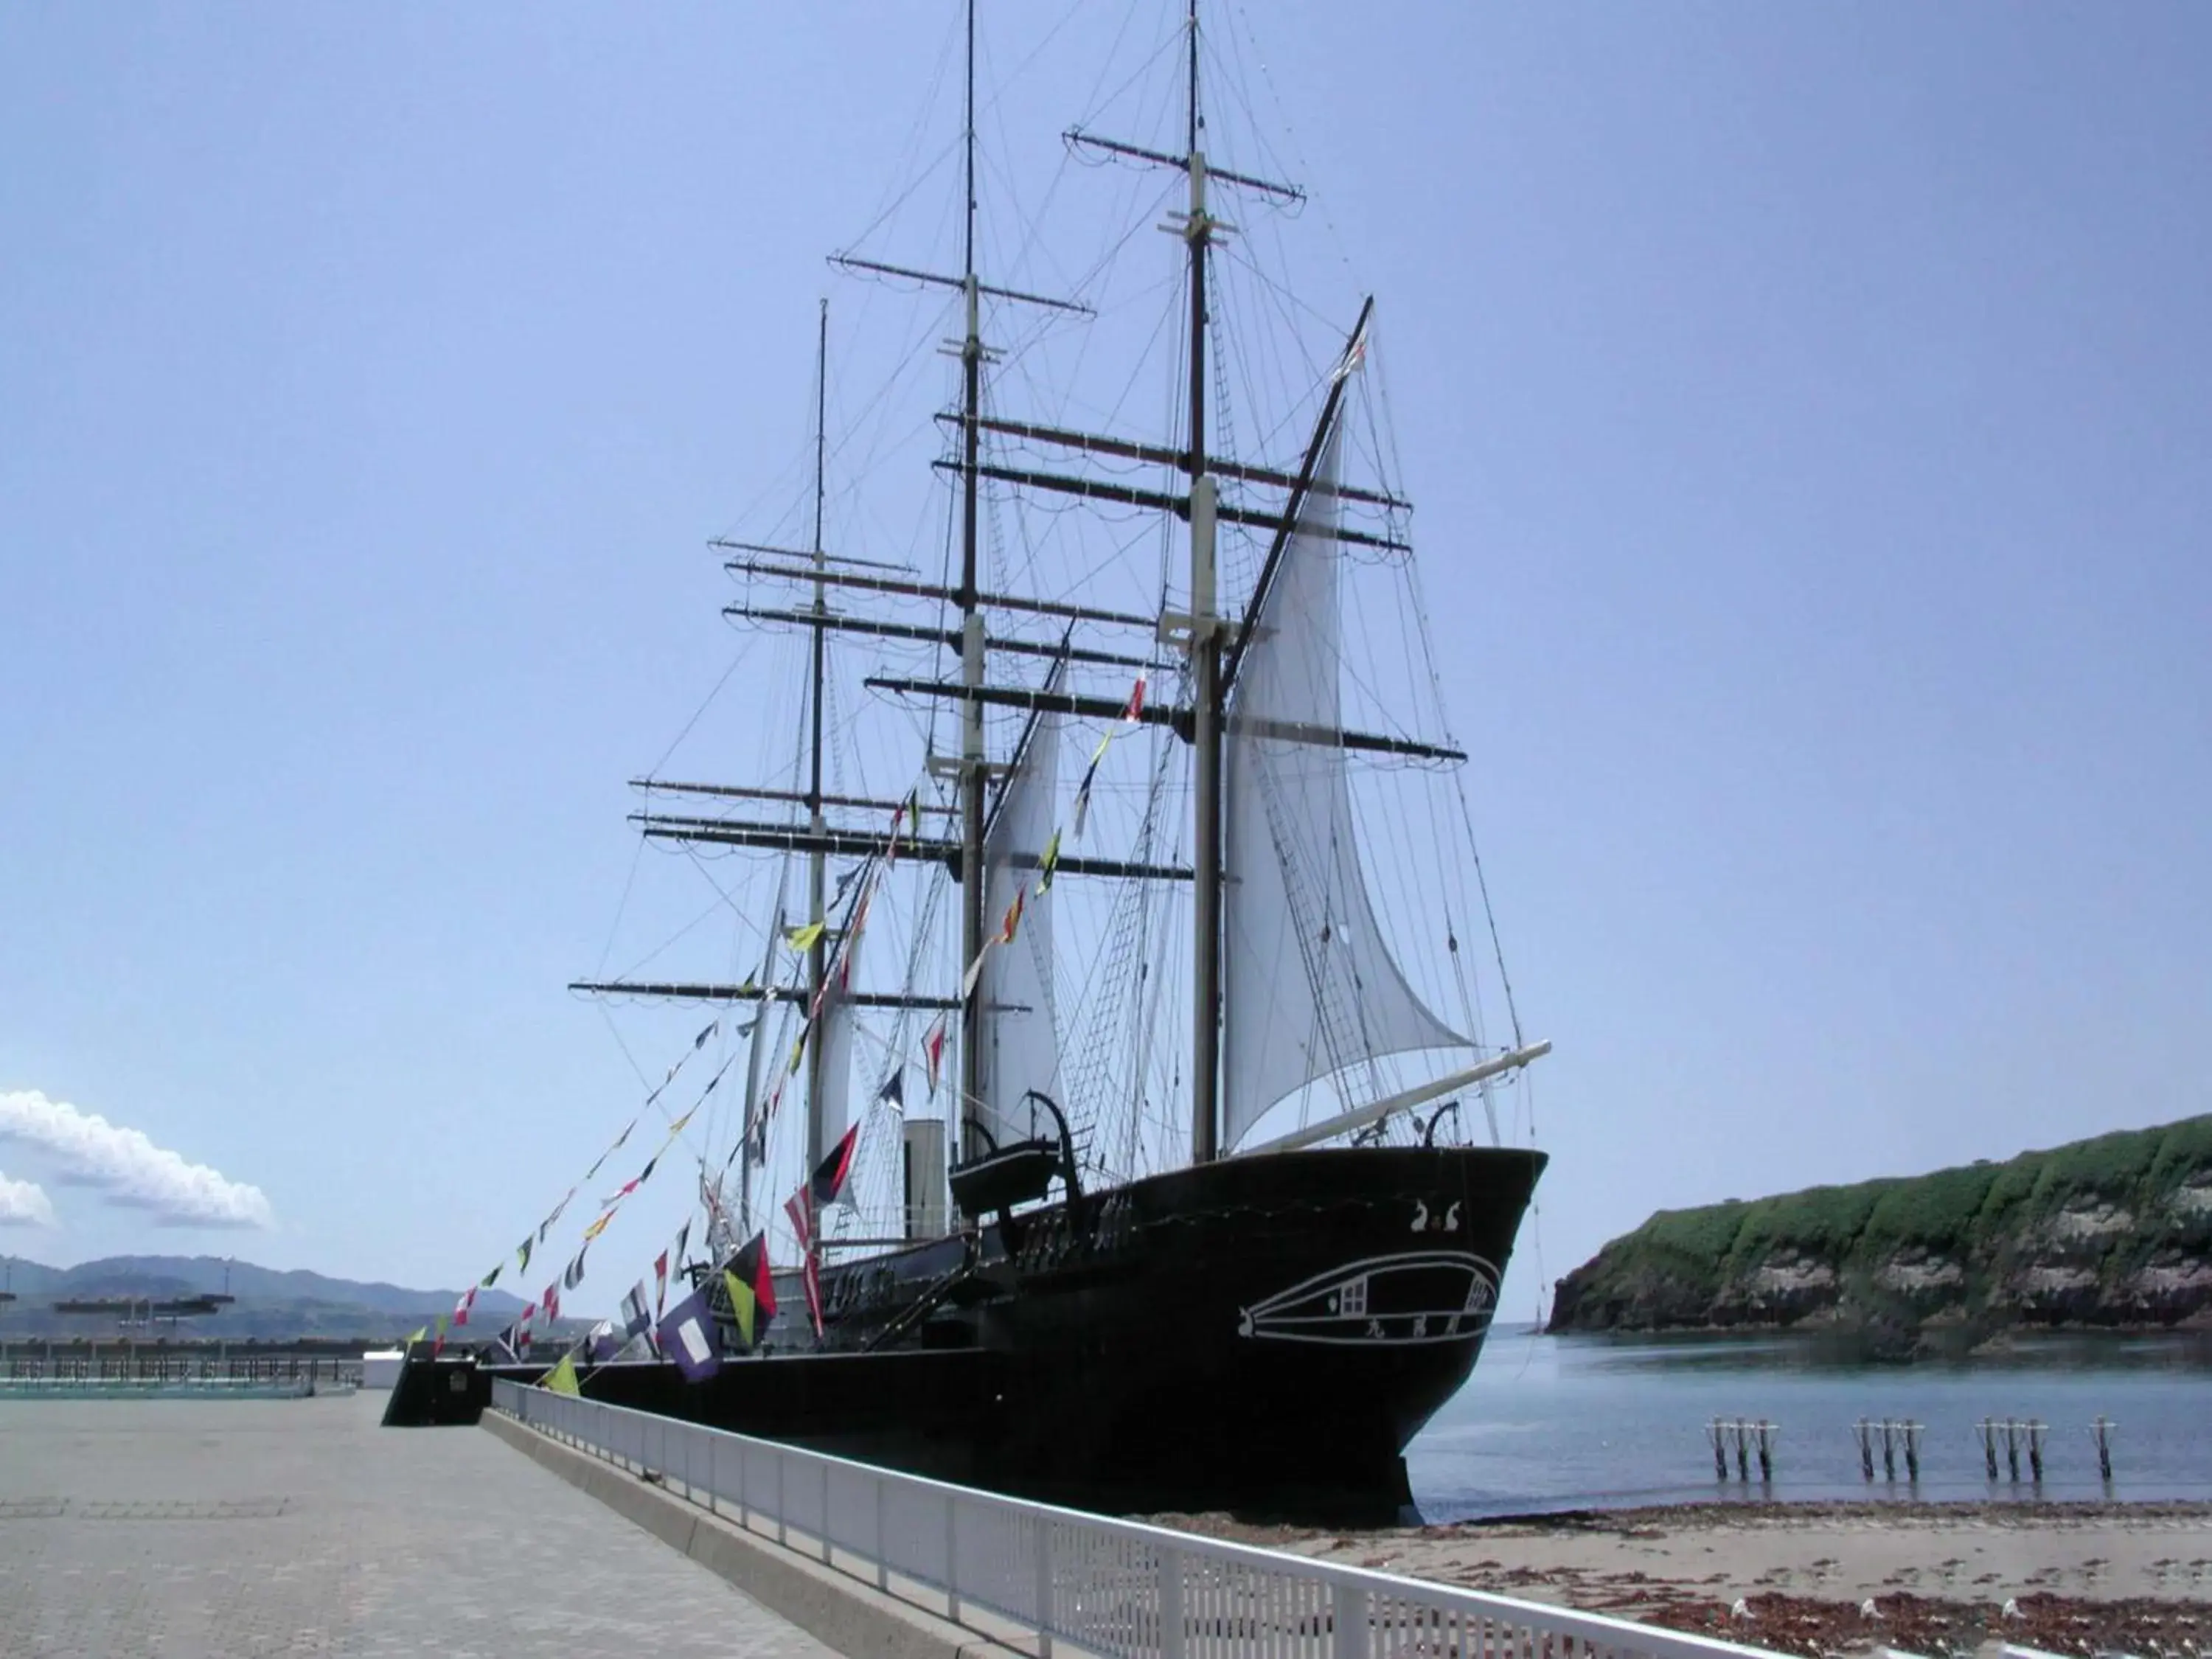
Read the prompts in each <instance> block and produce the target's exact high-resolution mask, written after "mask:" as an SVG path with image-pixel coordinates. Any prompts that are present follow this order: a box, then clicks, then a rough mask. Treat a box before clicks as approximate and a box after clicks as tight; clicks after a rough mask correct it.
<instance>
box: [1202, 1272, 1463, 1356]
mask: <svg viewBox="0 0 2212 1659" xmlns="http://www.w3.org/2000/svg"><path fill="white" fill-rule="evenodd" d="M1497 1301H1498V1269H1497V1268H1496V1267H1493V1266H1492V1265H1491V1264H1490V1263H1489V1262H1487V1261H1484V1260H1483V1259H1482V1258H1481V1257H1480V1256H1479V1255H1470V1254H1468V1252H1467V1251H1464V1250H1411V1251H1407V1252H1406V1253H1405V1254H1403V1255H1376V1256H1369V1257H1367V1258H1366V1259H1365V1260H1364V1261H1352V1262H1347V1263H1346V1265H1345V1266H1343V1267H1333V1268H1331V1269H1330V1270H1329V1271H1328V1272H1327V1273H1316V1274H1315V1275H1314V1276H1313V1277H1312V1278H1311V1279H1307V1280H1305V1281H1304V1283H1302V1284H1298V1285H1292V1286H1291V1288H1290V1289H1289V1290H1287V1291H1279V1292H1278V1293H1277V1294H1275V1295H1273V1296H1271V1297H1267V1299H1266V1300H1265V1301H1263V1302H1258V1303H1255V1304H1253V1305H1252V1306H1251V1307H1249V1308H1245V1309H1243V1310H1240V1311H1239V1312H1238V1314H1237V1334H1238V1335H1239V1336H1249V1337H1252V1338H1255V1339H1257V1340H1262V1341H1270V1342H1327V1343H1336V1344H1356V1345H1369V1344H1376V1343H1383V1344H1388V1345H1390V1346H1403V1345H1406V1344H1409V1343H1426V1342H1464V1341H1466V1340H1468V1338H1470V1337H1474V1336H1480V1334H1482V1333H1483V1332H1484V1331H1485V1330H1486V1329H1488V1328H1489V1326H1490V1317H1491V1315H1492V1311H1493V1310H1495V1308H1496V1305H1497Z"/></svg>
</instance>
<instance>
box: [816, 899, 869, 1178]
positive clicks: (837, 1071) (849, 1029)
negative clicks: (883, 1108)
mask: <svg viewBox="0 0 2212 1659" xmlns="http://www.w3.org/2000/svg"><path fill="white" fill-rule="evenodd" d="M828 973H829V986H828V988H827V989H826V990H825V991H824V992H823V997H822V1026H821V1030H820V1033H819V1035H818V1037H817V1041H819V1042H821V1044H822V1103H821V1104H822V1151H823V1154H824V1155H825V1156H826V1155H827V1154H828V1152H829V1149H830V1148H831V1147H833V1146H836V1144H837V1142H838V1141H839V1139H842V1137H843V1135H844V1133H845V1130H846V1128H847V1127H848V1125H849V1124H850V1122H851V1121H852V1099H853V1020H854V1012H853V1004H852V999H851V997H850V996H849V995H848V987H852V986H854V985H857V984H859V983H860V939H857V938H848V939H846V941H845V945H844V949H843V950H842V951H840V952H839V953H838V955H837V957H836V960H835V961H833V962H831V963H829V969H828ZM812 1172H813V1171H812V1170H811V1169H810V1170H808V1173H809V1174H811V1173H812Z"/></svg>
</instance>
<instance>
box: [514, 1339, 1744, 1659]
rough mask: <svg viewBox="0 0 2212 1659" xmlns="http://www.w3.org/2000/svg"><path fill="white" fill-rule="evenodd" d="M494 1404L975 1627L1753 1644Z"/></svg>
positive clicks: (1175, 1650)
mask: <svg viewBox="0 0 2212 1659" xmlns="http://www.w3.org/2000/svg"><path fill="white" fill-rule="evenodd" d="M492 1404H493V1407H495V1409H496V1410H499V1411H502V1412H506V1413H509V1414H510V1415H512V1416H513V1417H514V1418H516V1419H519V1420H520V1421H521V1422H523V1423H525V1424H527V1425H530V1426H531V1427H532V1428H535V1429H537V1430H539V1431H543V1432H544V1433H547V1434H550V1435H552V1436H554V1437H556V1438H558V1439H561V1440H564V1441H566V1442H568V1443H569V1444H571V1445H574V1446H577V1447H580V1448H583V1449H587V1450H590V1451H593V1452H596V1453H599V1455H603V1456H605V1457H607V1458H610V1459H611V1460H613V1461H616V1462H620V1463H623V1464H625V1465H627V1466H629V1467H630V1468H635V1469H637V1470H639V1471H640V1472H641V1473H642V1472H645V1471H648V1470H649V1471H651V1472H652V1473H653V1474H655V1475H657V1476H658V1477H659V1480H660V1481H661V1483H662V1485H663V1486H664V1487H665V1488H666V1489H668V1490H670V1491H680V1492H682V1493H683V1495H684V1496H685V1497H687V1498H690V1500H691V1501H692V1502H694V1503H696V1504H702V1505H704V1506H705V1507H707V1508H708V1509H710V1510H714V1511H715V1512H716V1513H717V1514H720V1515H722V1516H726V1518H728V1519H729V1520H731V1521H732V1522H735V1523H737V1524H738V1525H739V1526H741V1527H744V1528H746V1529H747V1530H749V1531H750V1532H754V1533H757V1534H772V1535H773V1536H774V1537H775V1541H777V1542H778V1543H780V1544H783V1545H786V1546H787V1547H792V1548H796V1549H802V1550H804V1551H805V1553H807V1554H809V1555H811V1556H813V1557H816V1558H817V1559H820V1560H822V1561H823V1562H826V1563H828V1564H829V1565H830V1566H831V1567H833V1568H835V1569H836V1570H838V1571H843V1572H846V1573H848V1574H850V1575H852V1576H853V1577H857V1578H860V1579H863V1580H865V1581H866V1582H868V1583H873V1584H874V1585H876V1586H877V1587H878V1589H882V1590H884V1591H887V1592H889V1593H890V1594H891V1595H897V1596H899V1597H901V1598H902V1599H904V1600H906V1601H912V1602H914V1603H915V1604H916V1605H918V1606H921V1607H925V1608H927V1610H928V1611H930V1612H933V1613H939V1614H942V1615H944V1616H945V1617H947V1618H949V1619H951V1620H952V1621H953V1622H955V1623H957V1624H962V1625H966V1626H970V1627H972V1628H976V1629H978V1630H980V1631H982V1632H984V1633H986V1634H1002V1632H996V1631H994V1630H992V1629H991V1628H990V1626H989V1625H988V1624H987V1622H983V1623H979V1621H978V1619H977V1614H978V1613H981V1614H985V1615H987V1616H989V1617H991V1618H995V1619H997V1620H1003V1621H1005V1622H1006V1624H1009V1625H1012V1626H1015V1627H1017V1628H1018V1629H1019V1630H1021V1631H1023V1632H1029V1633H1030V1634H1031V1635H1033V1636H1034V1637H1035V1638H1036V1647H1037V1651H1038V1654H1039V1656H1040V1659H1051V1654H1052V1648H1053V1644H1054V1641H1055V1640H1057V1641H1060V1642H1064V1643H1066V1644H1068V1645H1070V1646H1071V1647H1074V1648H1079V1649H1081V1650H1084V1651H1085V1652H1087V1653H1091V1654H1097V1655H1101V1656H1104V1659H1242V1656H1247V1655H1256V1656H1261V1659H1642V1656H1652V1659H1723V1656H1744V1655H1749V1654H1755V1653H1758V1652H1759V1650H1756V1649H1752V1648H1746V1647H1740V1646H1737V1645H1735V1644H1732V1643H1728V1642H1718V1641H1714V1640H1711V1639H1710V1638H1705V1637H1699V1636H1685V1635H1680V1634H1677V1633H1675V1632H1671V1631H1664V1630H1658V1629H1655V1628H1652V1627H1650V1626H1644V1625H1638V1624H1633V1623H1632V1622H1630V1621H1628V1620H1622V1619H1608V1618H1606V1617H1604V1616H1602V1615H1601V1614H1596V1613H1575V1612H1571V1611H1569V1610H1568V1609H1566V1608H1564V1607H1547V1606H1545V1605H1543V1604H1542V1603H1540V1602H1534V1601H1516V1600H1515V1599H1513V1598H1512V1597H1510V1596H1504V1595H1487V1594H1486V1593H1484V1592H1481V1591H1479V1590H1469V1589H1457V1588H1455V1587H1454V1586H1451V1585H1449V1584H1435V1583H1424V1582H1422V1581H1419V1580H1417V1579H1411V1578H1401V1577H1396V1576H1395V1575H1393V1574H1390V1573H1383V1572H1370V1571H1365V1570H1364V1569H1361V1568H1358V1567H1345V1566H1338V1565H1334V1564H1331V1563H1327V1562H1321V1561H1310V1560H1307V1559H1304V1558H1303V1557H1301V1556H1296V1555H1288V1554H1285V1553H1280V1552H1279V1551H1274V1550H1263V1549H1255V1548H1252V1547H1249V1546H1247V1545H1243V1544H1231V1543H1226V1542H1223V1541H1219V1540H1217V1539H1211V1538H1200V1537H1196V1536H1194V1535H1192V1534H1187V1533H1180V1532H1173V1531H1170V1530H1169V1529H1167V1528H1164V1527H1153V1526H1146V1525H1145V1524H1143V1523H1142V1522H1132V1521H1117V1520H1112V1519H1109V1518H1107V1517H1105V1516H1094V1515H1085V1514H1081V1513H1079V1512H1078V1511H1076V1510H1063V1509H1054V1508H1053V1507H1051V1506H1050V1505H1048V1504H1031V1503H1026V1502H1024V1501H1023V1500H1021V1499H1019V1498H1002V1497H1000V1496H998V1495H996V1494H995V1493H992V1492H976V1491H974V1490H972V1489H970V1488H969V1487H966V1486H950V1485H947V1484H946V1483H945V1482H943V1481H939V1480H923V1479H921V1477H919V1476H916V1475H910V1474H896V1473H894V1472H892V1471H890V1470H888V1469H879V1468H873V1467H872V1466H870V1465H868V1464H865V1463H854V1462H848V1461H847V1460H845V1459H843V1458H840V1457H829V1456H825V1455H822V1454H821V1453H819V1452H810V1451H802V1450H799V1449H797V1448H795V1447H790V1446H782V1445H778V1444H777V1443H775V1442H773V1441H768V1440H756V1439H753V1438H750V1437H748V1436H745V1435H740V1434H732V1433H729V1432H728V1431H725V1430H720V1429H710V1428H705V1427H702V1426H701V1425H697V1424H694V1423H684V1422H679V1421H677V1420H675V1419H671V1418H665V1417H659V1416H654V1415H653V1414H651V1413H645V1412H635V1411H629V1410H627V1409H625V1408H623V1407H618V1406H608V1405H604V1404H601V1403H600V1402H599V1401H594V1400H583V1399H578V1398H576V1397H574V1396H572V1395H557V1394H550V1393H548V1392H547V1391H546V1390H544V1389H534V1388H524V1387H522V1386H520V1385H519V1384H516V1383H506V1382H495V1383H493V1385H492Z"/></svg>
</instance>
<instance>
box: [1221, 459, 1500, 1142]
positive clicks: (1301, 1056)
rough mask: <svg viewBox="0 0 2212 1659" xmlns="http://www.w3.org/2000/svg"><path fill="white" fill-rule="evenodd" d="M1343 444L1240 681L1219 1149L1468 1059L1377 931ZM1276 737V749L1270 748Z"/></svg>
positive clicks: (1303, 518)
mask: <svg viewBox="0 0 2212 1659" xmlns="http://www.w3.org/2000/svg"><path fill="white" fill-rule="evenodd" d="M1337 447H1338V446H1337V435H1336V434H1335V433H1334V432H1332V433H1331V434H1330V435H1329V438H1328V443H1327V445H1326V446H1325V447H1324V449H1323V451H1322V457H1321V463H1320V465H1319V466H1318V467H1317V468H1316V472H1315V477H1314V488H1313V489H1311V490H1310V491H1309V492H1308V494H1307V496H1306V500H1305V502H1304V506H1303V507H1302V510H1301V511H1300V513H1299V516H1298V527H1297V530H1296V531H1294V532H1292V534H1291V538H1290V540H1289V542H1288V543H1287V544H1285V548H1284V550H1283V559H1282V563H1281V566H1280V568H1279V569H1278V571H1277V573H1276V576H1275V580H1274V585H1273V587H1272V588H1270V589H1269V591H1268V592H1267V596H1266V599H1265V600H1264V602H1263V604H1262V606H1261V612H1260V615H1259V617H1258V618H1257V619H1256V623H1255V629H1254V634H1253V637H1252V639H1251V640H1250V641H1249V643H1248V644H1247V646H1246V647H1245V650H1244V654H1243V661H1242V663H1241V664H1240V665H1239V667H1238V670H1237V685H1236V688H1235V702H1234V703H1233V705H1232V706H1231V708H1230V711H1229V722H1228V758H1227V764H1226V766H1225V772H1226V778H1225V786H1226V787H1225V799H1224V816H1225V825H1224V836H1223V849H1222V850H1223V859H1222V864H1223V871H1224V874H1225V881H1224V883H1223V894H1222V915H1223V922H1224V925H1223V937H1222V1000H1223V1009H1224V1018H1223V1032H1222V1037H1223V1043H1222V1087H1221V1106H1222V1144H1223V1146H1224V1149H1225V1150H1226V1149H1229V1148H1233V1147H1234V1146H1236V1145H1237V1141H1238V1140H1240V1139H1242V1138H1243V1135H1244V1134H1245V1133H1246V1132H1247V1131H1248V1130H1249V1129H1250V1128H1251V1127H1252V1126H1253V1124H1254V1123H1255V1122H1257V1121H1259V1119H1260V1117H1261V1115H1262V1114H1263V1113H1265V1112H1266V1111H1267V1109H1268V1108H1269V1107H1271V1106H1273V1105H1274V1104H1275V1103H1277V1102H1278V1101H1280V1100H1283V1099H1285V1097H1288V1096H1290V1095H1292V1094H1294V1093H1296V1092H1297V1091H1298V1090H1300V1089H1302V1088H1304V1087H1305V1086H1306V1085H1308V1084H1310V1083H1312V1082H1314V1081H1316V1079H1321V1078H1324V1077H1327V1076H1328V1075H1330V1074H1331V1073H1335V1072H1340V1071H1342V1070H1343V1069H1345V1068H1346V1067H1347V1066H1352V1065H1356V1064H1358V1063H1359V1062H1361V1061H1364V1060H1370V1059H1373V1058H1376V1057H1377V1056H1380V1055H1383V1054H1402V1053H1405V1052H1407V1051H1409V1050H1413V1049H1418V1048H1451V1047H1460V1046H1465V1045H1466V1044H1467V1041H1468V1040H1467V1039H1466V1038H1465V1037H1463V1036H1460V1035H1458V1034H1457V1033H1456V1032H1455V1031H1453V1030H1451V1029H1450V1027H1449V1026H1447V1025H1446V1024H1444V1023H1443V1021H1442V1020H1440V1019H1438V1018H1437V1016H1436V1015H1435V1014H1433V1013H1431V1012H1430V1011H1429V1010H1428V1008H1427V1007H1426V1006H1425V1005H1424V1004H1423V1003H1422V1001H1421V1000H1420V998H1419V995H1417V994H1415V992H1414V990H1413V987H1412V986H1410V985H1408V984H1407V982H1406V977H1405V975H1403V974H1402V973H1401V972H1400V971H1399V969H1398V964H1397V963H1396V962H1395V960H1394V959H1393V957H1392V956H1391V953H1390V948H1389V941H1388V940H1386V939H1384V938H1383V934H1382V931H1381V929H1380V928H1379V927H1377V926H1376V921H1375V910H1374V906H1373V904H1372V902H1370V899H1369V897H1368V892H1367V881H1366V877H1365V875H1364V873H1363V872H1362V870H1361V867H1360V860H1359V846H1358V838H1357V836H1356V834H1355V831H1354V826H1353V823H1352V788H1351V782H1350V780H1349V777H1348V776H1347V775H1346V759H1345V752H1344V750H1342V749H1340V748H1339V747H1337V746H1335V745H1334V744H1327V743H1321V742H1315V741H1311V740H1305V741H1301V740H1299V739H1298V738H1296V737H1291V736H1286V735H1283V734H1285V733H1287V732H1296V731H1298V730H1299V729H1301V728H1305V729H1309V730H1310V732H1334V731H1335V730H1337V729H1338V727H1339V726H1340V704H1341V701H1342V699H1341V696H1340V688H1339V684H1338V674H1339V660H1340V651H1341V643H1340V642H1341V634H1342V628H1341V623H1340V613H1339V610H1338V601H1337V566H1336V558H1337V556H1336V544H1335V543H1334V540H1333V539H1332V538H1330V537H1329V536H1328V535H1327V534H1326V533H1316V532H1326V531H1327V530H1328V529H1330V528H1333V527H1334V519H1335V514H1336V496H1335V494H1334V489H1332V488H1331V486H1333V485H1334V483H1336V471H1337ZM1271 734H1273V735H1271Z"/></svg>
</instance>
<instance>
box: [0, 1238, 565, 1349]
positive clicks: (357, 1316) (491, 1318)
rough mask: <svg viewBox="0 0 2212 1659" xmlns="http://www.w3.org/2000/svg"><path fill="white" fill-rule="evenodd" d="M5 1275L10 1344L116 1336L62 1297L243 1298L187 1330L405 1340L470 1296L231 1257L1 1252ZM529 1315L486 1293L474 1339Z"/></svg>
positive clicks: (2, 1321)
mask: <svg viewBox="0 0 2212 1659" xmlns="http://www.w3.org/2000/svg"><path fill="white" fill-rule="evenodd" d="M0 1273H4V1275H5V1277H6V1280H7V1287H8V1288H9V1289H10V1290H12V1291H14V1292H15V1301H14V1302H13V1303H0V1338H21V1337H26V1336H39V1337H46V1336H71V1335H83V1336H95V1335H101V1334H111V1333H112V1330H113V1328H114V1327H113V1323H112V1322H111V1321H106V1320H102V1319H100V1318H98V1317H96V1316H88V1315H82V1314H78V1315H64V1314H57V1313H55V1312H54V1311H53V1306H52V1304H54V1303H55V1302H56V1301H58V1300H63V1299H65V1298H73V1297H84V1298H92V1297H155V1298H162V1299H167V1298H174V1297H186V1296H197V1295H211V1294H212V1295H219V1294H223V1293H225V1292H226V1291H227V1293H228V1294H229V1295H231V1296H233V1297H236V1298H237V1300H236V1302H235V1303H234V1304H233V1305H231V1306H229V1307H227V1308H225V1309H223V1310H222V1311H221V1312H220V1313H215V1314H207V1315H203V1316H199V1317H197V1318H195V1319H190V1320H186V1321H185V1322H183V1324H182V1326H181V1327H180V1328H179V1329H180V1331H182V1332H184V1333H187V1334H193V1335H201V1336H224V1335H229V1336H237V1337H241V1338H244V1337H258V1338H268V1337H283V1336H344V1337H351V1336H360V1337H362V1338H364V1339H384V1338H390V1337H394V1336H400V1335H404V1334H406V1333H407V1332H409V1331H411V1330H414V1329H416V1328H417V1327H419V1326H422V1325H428V1324H431V1323H434V1322H435V1321H436V1320H437V1318H438V1316H439V1315H441V1314H450V1313H451V1312H452V1311H453V1304H455V1303H456V1302H458V1301H459V1300H460V1296H461V1293H460V1291H457V1290H455V1291H412V1290H407V1289H405V1288H404V1287H402V1286H400V1285H386V1284H383V1283H381V1282H370V1283H366V1284H364V1283H362V1281H360V1280H358V1279H332V1278H331V1277H329V1276H328V1275H327V1274H325V1273H308V1272H307V1271H305V1270H304V1269H295V1270H293V1271H291V1272H289V1273H280V1272H278V1271H277V1270H276V1269H275V1268H271V1267H256V1266H255V1265H254V1264H253V1263H252V1262H250V1261H231V1260H228V1259H226V1258H224V1257H222V1256H212V1255H198V1256H181V1255H115V1256H107V1257H105V1258H103V1259H102V1260H100V1261H85V1262H80V1263H79V1264H78V1265H77V1266H76V1267H46V1266H45V1265H44V1264H42V1263H40V1262H36V1261H27V1260H25V1259H24V1258H22V1257H21V1256H0ZM521 1311H522V1302H521V1299H520V1297H513V1296H510V1295H508V1294H507V1292H506V1291H500V1290H491V1291H478V1292H477V1299H476V1304H475V1308H474V1310H473V1311H472V1312H471V1317H470V1322H469V1328H470V1332H471V1334H473V1333H474V1331H475V1329H476V1328H477V1327H478V1326H481V1327H482V1328H483V1333H484V1334H490V1333H491V1332H493V1331H495V1330H496V1329H498V1328H500V1327H501V1326H502V1325H505V1324H507V1322H510V1321H511V1320H513V1317H514V1316H516V1315H517V1314H519V1313H520V1312H521Z"/></svg>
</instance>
